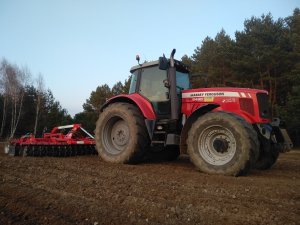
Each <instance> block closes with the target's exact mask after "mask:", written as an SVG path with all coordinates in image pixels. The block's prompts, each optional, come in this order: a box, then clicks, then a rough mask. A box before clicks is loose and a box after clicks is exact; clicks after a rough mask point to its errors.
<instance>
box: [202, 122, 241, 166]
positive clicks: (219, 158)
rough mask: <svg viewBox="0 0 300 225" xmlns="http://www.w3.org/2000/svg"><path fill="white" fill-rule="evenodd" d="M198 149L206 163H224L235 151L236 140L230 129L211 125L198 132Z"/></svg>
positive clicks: (218, 164) (229, 159)
mask: <svg viewBox="0 0 300 225" xmlns="http://www.w3.org/2000/svg"><path fill="white" fill-rule="evenodd" d="M198 151H199V153H200V155H201V157H202V158H203V159H204V160H205V161H206V162H207V163H209V164H211V165H215V166H220V165H224V164H226V163H228V162H230V161H231V160H232V158H233V157H234V155H235V153H236V140H235V137H234V135H233V134H232V132H231V131H230V130H228V129H226V128H224V127H222V126H218V125H213V126H210V127H207V128H206V129H204V130H203V131H202V132H201V133H200V135H199V137H198Z"/></svg>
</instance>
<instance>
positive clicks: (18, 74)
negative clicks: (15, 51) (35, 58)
mask: <svg viewBox="0 0 300 225" xmlns="http://www.w3.org/2000/svg"><path fill="white" fill-rule="evenodd" d="M2 77H3V81H4V82H3V84H4V90H5V98H7V99H6V103H5V104H6V106H7V105H8V103H10V104H11V121H10V134H9V138H13V137H14V135H15V132H16V129H17V126H18V123H19V120H20V117H21V114H22V108H23V99H24V94H25V86H26V85H27V83H28V81H29V78H30V72H29V70H28V69H27V68H26V67H24V68H22V69H19V67H18V66H16V65H11V64H9V63H6V64H5V66H4V67H3V70H2ZM5 113H6V112H5ZM5 113H4V115H6V114H5ZM4 117H5V116H4ZM2 123H3V121H2ZM4 125H5V122H4ZM3 127H4V126H3Z"/></svg>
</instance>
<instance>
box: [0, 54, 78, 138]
mask: <svg viewBox="0 0 300 225" xmlns="http://www.w3.org/2000/svg"><path fill="white" fill-rule="evenodd" d="M0 106H1V107H0V139H11V138H14V137H19V136H21V135H23V134H25V133H28V132H31V133H33V134H34V135H41V134H42V133H43V132H45V131H49V130H50V129H51V128H53V127H54V126H58V125H61V124H67V123H71V122H72V118H71V116H70V115H69V114H68V113H67V111H66V110H65V109H63V108H62V106H61V105H60V103H59V102H58V101H56V100H55V98H54V97H53V94H52V92H51V90H49V89H48V90H45V87H44V80H43V76H42V75H41V74H39V75H38V76H37V78H36V79H33V78H32V75H31V72H30V70H29V69H28V68H26V67H23V68H21V67H19V66H18V65H14V64H12V63H10V62H8V61H7V60H6V59H2V61H1V62H0Z"/></svg>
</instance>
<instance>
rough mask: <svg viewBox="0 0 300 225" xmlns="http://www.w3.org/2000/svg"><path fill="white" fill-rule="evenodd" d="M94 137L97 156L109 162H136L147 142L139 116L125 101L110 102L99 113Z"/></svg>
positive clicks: (139, 159)
mask: <svg viewBox="0 0 300 225" xmlns="http://www.w3.org/2000/svg"><path fill="white" fill-rule="evenodd" d="M95 140H96V147H97V151H98V154H99V156H100V157H101V158H102V159H103V160H104V161H107V162H113V163H130V164H135V163H138V162H140V161H141V160H142V159H143V156H144V154H145V151H146V149H147V146H149V136H148V133H147V129H146V126H145V121H144V119H143V116H142V114H141V112H140V111H139V110H138V109H137V108H136V107H135V106H134V105H131V104H128V103H113V104H111V105H110V106H108V107H107V108H106V109H105V110H104V111H103V112H102V113H101V114H100V116H99V119H98V121H97V124H96V131H95Z"/></svg>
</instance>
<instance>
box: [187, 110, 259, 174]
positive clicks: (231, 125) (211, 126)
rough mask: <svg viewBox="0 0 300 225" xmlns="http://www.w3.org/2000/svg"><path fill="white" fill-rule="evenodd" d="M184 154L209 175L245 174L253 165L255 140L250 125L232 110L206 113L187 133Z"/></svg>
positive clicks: (255, 153)
mask: <svg viewBox="0 0 300 225" xmlns="http://www.w3.org/2000/svg"><path fill="white" fill-rule="evenodd" d="M187 145H188V149H187V150H188V154H189V155H190V159H191V161H192V162H193V163H194V164H195V165H196V167H198V168H199V169H200V170H201V171H203V172H205V173H209V174H223V175H233V176H239V175H245V174H247V173H248V172H249V170H250V168H251V167H252V166H253V165H254V163H255V161H256V158H257V155H258V150H259V142H258V138H257V134H256V132H255V131H254V129H253V127H252V126H251V125H250V124H249V123H247V122H246V121H245V120H244V119H243V118H241V117H239V116H236V115H235V114H232V113H226V112H221V111H220V112H209V113H207V114H205V115H204V116H202V117H199V118H198V120H197V121H196V122H195V123H194V124H193V125H192V127H191V129H190V131H189V133H188V140H187Z"/></svg>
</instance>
